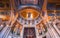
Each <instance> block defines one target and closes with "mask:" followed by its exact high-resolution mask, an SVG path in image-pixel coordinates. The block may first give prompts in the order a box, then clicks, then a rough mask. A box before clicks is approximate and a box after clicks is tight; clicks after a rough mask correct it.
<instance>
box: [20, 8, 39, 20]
mask: <svg viewBox="0 0 60 38" xmlns="http://www.w3.org/2000/svg"><path fill="white" fill-rule="evenodd" d="M20 15H21V16H22V17H23V18H25V19H28V18H31V19H35V18H37V17H38V16H39V12H38V11H37V10H35V9H30V8H28V9H23V10H21V11H20Z"/></svg>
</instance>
